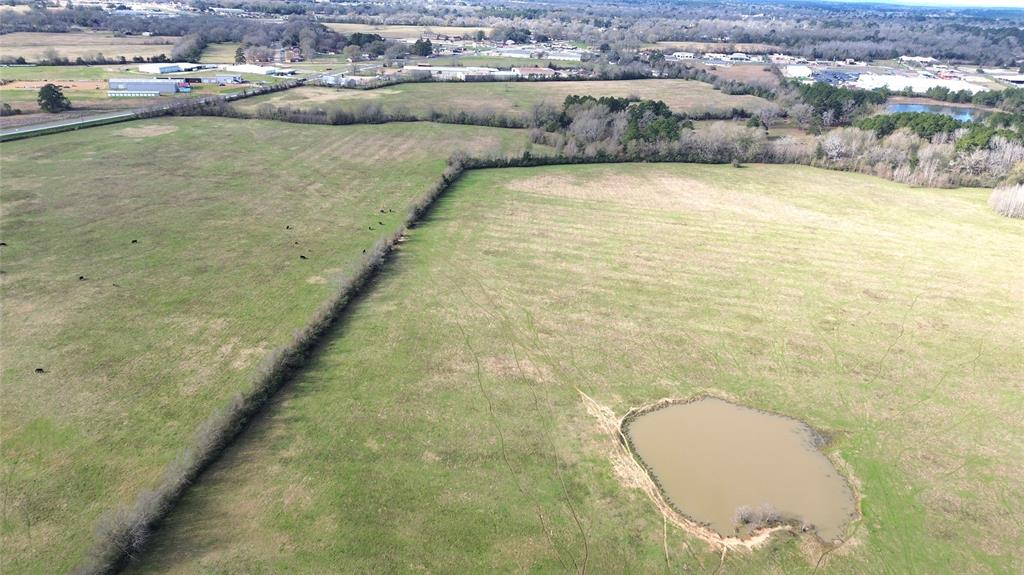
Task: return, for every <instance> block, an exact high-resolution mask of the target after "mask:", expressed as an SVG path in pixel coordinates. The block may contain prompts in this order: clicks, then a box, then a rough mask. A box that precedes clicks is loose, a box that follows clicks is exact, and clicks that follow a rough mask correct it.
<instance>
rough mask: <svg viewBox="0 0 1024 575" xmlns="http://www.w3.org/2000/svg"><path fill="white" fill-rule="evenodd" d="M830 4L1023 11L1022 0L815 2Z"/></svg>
mask: <svg viewBox="0 0 1024 575" xmlns="http://www.w3.org/2000/svg"><path fill="white" fill-rule="evenodd" d="M817 1H818V2H827V3H832V4H892V5H894V6H915V7H922V8H928V7H932V8H1015V9H1018V10H1024V4H1022V0H817Z"/></svg>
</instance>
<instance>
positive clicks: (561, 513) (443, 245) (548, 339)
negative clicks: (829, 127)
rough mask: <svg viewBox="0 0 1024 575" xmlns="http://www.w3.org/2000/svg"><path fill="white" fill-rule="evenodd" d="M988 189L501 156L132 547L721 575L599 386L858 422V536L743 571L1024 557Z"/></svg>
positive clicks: (1022, 276)
mask: <svg viewBox="0 0 1024 575" xmlns="http://www.w3.org/2000/svg"><path fill="white" fill-rule="evenodd" d="M987 195H988V192H987V190H979V189H960V190H935V189H923V188H910V187H908V186H904V185H899V184H895V183H891V182H887V181H883V180H879V179H876V178H872V177H868V176H862V175H857V174H849V173H838V172H829V171H823V170H818V169H813V168H807V167H795V166H748V167H745V168H742V169H736V168H732V167H729V166H705V165H645V164H634V165H610V166H575V167H547V168H537V169H507V170H488V171H476V172H471V173H469V174H468V175H466V176H465V177H464V179H463V180H461V181H460V182H459V184H458V185H457V186H456V187H455V188H454V189H453V190H452V191H451V192H450V193H449V194H448V195H447V196H445V197H444V198H443V199H442V200H441V201H440V203H439V205H438V206H437V208H436V209H435V210H434V211H433V212H432V214H431V216H430V217H429V219H428V221H426V222H425V223H424V224H423V225H421V226H418V227H417V228H416V229H414V230H413V231H412V233H411V235H410V237H409V239H408V241H407V242H405V243H404V244H402V247H401V248H400V250H399V252H398V254H397V255H396V258H395V259H394V260H393V261H392V263H391V264H390V265H389V267H388V268H387V269H386V271H385V272H384V274H383V277H381V278H380V280H379V282H377V284H376V285H375V286H374V287H373V289H372V290H371V291H370V292H369V293H368V294H366V296H365V297H363V298H362V299H361V300H360V301H359V302H358V303H357V305H356V306H355V308H354V309H353V311H352V313H351V314H350V315H349V316H348V317H347V319H346V320H345V321H344V322H343V324H342V325H341V326H340V328H339V329H338V330H337V331H336V333H335V334H334V335H333V337H332V338H331V339H330V341H329V342H328V344H327V345H326V346H325V349H324V350H323V352H322V353H320V354H318V355H317V357H316V358H314V360H313V361H312V364H311V366H310V367H309V369H308V370H306V371H305V372H304V373H302V374H301V375H300V376H299V377H298V379H297V381H296V382H295V383H294V384H293V385H292V386H291V387H289V388H288V389H287V390H286V391H285V392H283V394H282V396H281V397H279V398H278V400H277V401H276V402H275V403H274V405H273V406H272V408H271V409H270V411H269V413H268V414H267V416H266V417H264V418H262V419H261V420H260V421H259V422H258V424H256V425H255V426H254V428H252V429H250V430H249V431H248V432H247V433H246V434H245V436H244V437H243V438H242V440H241V441H240V442H239V443H238V444H236V445H235V446H234V447H233V448H232V449H230V450H229V451H228V453H227V454H226V456H225V457H224V458H223V459H222V460H221V461H220V462H219V463H218V464H217V465H216V466H215V467H214V468H213V469H212V470H211V471H210V472H209V473H208V474H206V475H205V476H204V477H203V478H202V479H201V480H200V481H199V483H198V484H197V485H196V486H195V488H194V489H193V490H192V491H191V492H190V494H189V495H188V496H187V497H186V498H185V500H184V501H183V504H182V505H181V506H180V507H179V508H178V509H177V511H176V512H174V513H173V514H172V515H171V517H170V518H169V520H168V522H167V523H166V524H165V528H164V529H163V530H162V531H160V532H158V533H157V534H156V535H155V538H154V541H153V543H154V547H153V549H152V552H151V553H149V554H148V555H147V556H145V557H144V558H143V561H142V563H141V565H136V566H135V568H134V569H133V570H132V571H133V572H146V573H150V572H159V573H197V572H204V573H222V572H259V573H276V572H289V573H324V572H350V573H355V572H411V571H426V572H438V573H485V572H486V573H491V572H556V571H567V570H569V571H571V570H574V568H575V567H578V566H581V565H582V564H583V562H584V558H585V557H586V564H587V568H588V569H587V570H588V572H592V573H610V572H625V573H652V572H663V571H664V572H672V573H679V572H697V573H711V572H717V571H718V567H719V556H720V552H718V551H715V550H711V549H709V548H708V547H707V546H706V545H704V544H702V543H701V542H699V541H697V540H695V539H692V538H690V537H689V536H687V535H686V534H685V533H683V532H681V531H679V530H677V529H675V528H673V527H671V526H670V527H668V528H667V530H666V528H665V526H664V524H663V522H662V518H661V517H660V516H659V513H658V512H657V511H656V509H655V507H654V506H653V505H652V504H651V502H650V501H649V500H648V498H647V497H646V496H645V495H644V494H643V493H642V492H640V491H638V490H636V489H633V488H629V487H627V486H625V485H623V483H622V482H620V481H619V480H618V478H617V475H616V473H615V471H614V469H613V467H612V464H611V461H610V460H609V454H610V453H611V451H612V449H613V445H614V441H613V440H612V439H611V438H610V437H609V436H608V435H607V434H606V432H604V431H602V429H601V427H600V426H599V425H598V423H597V420H595V419H594V418H593V417H592V416H591V415H590V414H588V412H587V410H586V406H585V404H584V403H583V401H582V400H581V396H580V393H579V391H583V392H585V393H586V394H588V395H589V396H591V397H593V398H594V399H595V400H596V401H597V402H599V403H601V404H603V405H605V406H607V407H609V408H611V409H613V410H614V412H615V413H616V414H618V415H619V416H621V415H623V414H624V413H625V412H626V411H627V410H628V409H629V408H630V407H631V406H638V405H641V404H646V403H648V402H652V401H654V400H657V399H660V398H664V397H688V396H691V395H693V394H698V393H703V392H712V393H716V394H719V395H723V396H727V397H731V398H732V399H734V400H736V401H739V402H742V403H744V404H747V405H752V406H756V407H761V408H765V409H769V410H772V411H778V412H781V413H785V414H788V415H791V416H795V417H798V418H801V419H803V420H805V421H807V422H809V423H810V424H812V425H814V426H816V427H818V428H820V429H823V430H826V431H828V432H829V433H830V434H831V436H832V438H833V441H832V444H831V446H830V448H829V450H830V451H832V452H834V453H835V454H837V455H838V456H840V457H841V458H842V459H844V460H845V461H846V462H848V463H849V464H850V468H851V470H852V472H853V474H854V476H855V477H856V481H857V484H858V485H859V488H860V491H861V492H862V493H863V496H864V499H863V512H864V519H863V521H860V522H857V523H856V524H854V525H853V526H851V530H850V537H851V541H850V542H849V543H848V544H846V545H844V546H842V547H840V548H839V549H838V550H837V551H836V552H834V553H832V554H831V555H830V556H829V558H828V559H827V560H826V561H824V562H823V568H822V569H820V570H815V568H814V564H815V562H816V561H817V560H818V558H819V556H820V555H819V553H820V549H816V548H815V547H814V546H811V545H804V544H801V542H800V541H799V540H798V539H796V538H794V537H792V536H786V535H783V536H779V537H778V538H776V539H774V540H773V542H772V543H771V544H770V545H769V546H768V547H767V548H765V549H761V550H758V551H757V552H755V553H753V554H748V553H742V552H730V553H728V554H727V555H726V556H725V565H724V567H723V568H722V569H721V572H723V573H813V572H817V573H843V574H862V573H1019V572H1020V570H1021V566H1022V565H1024V546H1022V545H1021V537H1022V524H1021V511H1020V510H1021V509H1022V508H1024V419H1022V418H1021V413H1022V412H1024V394H1022V393H1021V388H1020V381H1021V380H1020V374H1021V368H1022V366H1024V352H1022V348H1021V345H1020V344H1021V341H1024V307H1022V306H1021V301H1022V290H1024V266H1021V261H1020V257H1019V255H1020V254H1019V253H1017V252H1016V251H1015V250H1016V247H1017V246H1020V245H1022V243H1024V226H1022V225H1021V222H1020V221H1013V220H1009V219H1006V218H1002V217H1000V216H998V215H996V214H994V213H992V212H991V211H990V210H989V209H988V208H987V206H986V205H985V200H986V197H987ZM578 390H579V391H578ZM751 480H752V481H756V477H752V478H751ZM574 515H575V517H576V518H578V521H579V523H577V519H574ZM666 550H667V557H666Z"/></svg>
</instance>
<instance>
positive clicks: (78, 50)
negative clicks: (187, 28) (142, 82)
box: [0, 32, 177, 62]
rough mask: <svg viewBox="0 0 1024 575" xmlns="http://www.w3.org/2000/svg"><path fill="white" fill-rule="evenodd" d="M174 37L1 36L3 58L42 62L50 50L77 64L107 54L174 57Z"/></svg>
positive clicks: (100, 34)
mask: <svg viewBox="0 0 1024 575" xmlns="http://www.w3.org/2000/svg"><path fill="white" fill-rule="evenodd" d="M175 41H177V38H176V37H173V36H114V35H113V34H112V33H110V32H14V33H11V34H4V35H3V36H0V58H17V57H19V56H21V57H23V58H25V59H26V60H28V61H29V62H38V61H40V60H42V59H43V58H44V57H45V55H46V52H47V50H48V49H51V48H52V49H53V50H56V51H57V55H58V56H62V57H64V58H68V59H69V60H72V61H74V60H75V58H79V57H81V58H92V57H94V56H96V54H103V56H104V57H106V58H120V57H121V56H124V57H125V58H127V59H129V60H131V59H132V58H133V57H134V56H143V57H150V56H158V55H160V54H164V55H166V56H168V57H170V55H171V47H172V45H173V44H174V42H175Z"/></svg>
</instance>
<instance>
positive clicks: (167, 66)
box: [139, 62, 202, 74]
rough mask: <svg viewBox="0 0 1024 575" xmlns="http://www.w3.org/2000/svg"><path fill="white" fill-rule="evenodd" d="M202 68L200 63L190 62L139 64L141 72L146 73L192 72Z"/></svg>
mask: <svg viewBox="0 0 1024 575" xmlns="http://www.w3.org/2000/svg"><path fill="white" fill-rule="evenodd" d="M200 68H202V66H201V65H200V64H192V63H190V62H159V63H153V64H139V72H142V73H144V74H174V73H175V72H191V71H192V70H198V69H200Z"/></svg>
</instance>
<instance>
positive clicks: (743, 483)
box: [626, 398, 856, 541]
mask: <svg viewBox="0 0 1024 575" xmlns="http://www.w3.org/2000/svg"><path fill="white" fill-rule="evenodd" d="M626 434H627V436H628V437H629V440H630V443H632V445H633V449H634V450H635V451H636V454H637V455H638V456H639V457H640V459H642V460H643V462H644V463H645V464H646V465H647V467H648V469H650V470H651V472H652V474H653V475H654V476H655V478H656V479H657V481H658V483H659V485H660V487H661V489H662V493H664V494H665V496H666V498H667V499H668V500H669V502H670V503H671V504H672V505H673V507H675V508H676V509H677V510H678V511H680V512H682V513H683V514H685V515H686V516H688V517H690V518H691V519H693V520H695V521H698V522H701V523H707V524H708V525H710V526H711V528H712V529H714V530H715V531H717V532H718V533H719V534H721V535H725V536H730V535H736V534H743V533H746V532H748V531H749V529H750V527H752V526H754V525H756V524H757V523H758V521H759V520H761V519H763V518H764V517H765V516H766V515H774V514H776V513H777V514H778V515H779V516H781V517H782V518H783V519H786V520H796V521H798V522H802V523H803V524H809V525H813V526H814V529H815V531H816V532H817V533H818V536H819V537H821V538H822V539H823V540H825V541H831V540H833V539H836V538H839V537H840V535H841V534H842V531H843V526H845V525H846V523H848V522H849V521H850V520H851V519H852V518H853V517H854V515H855V513H856V505H855V502H854V496H853V493H852V492H851V490H850V487H849V485H848V484H847V483H846V480H845V479H844V478H843V477H842V476H841V475H840V474H839V473H838V472H837V471H836V469H835V467H834V466H833V465H832V462H831V461H829V459H828V458H827V457H825V455H824V454H823V453H822V452H821V451H820V450H819V449H818V447H817V446H816V443H815V437H816V434H815V433H814V432H813V431H812V430H811V429H810V427H808V426H807V425H805V424H803V423H801V422H799V421H797V420H795V419H790V418H787V417H782V416H779V415H773V414H770V413H766V412H763V411H758V410H755V409H750V408H747V407H742V406H739V405H735V404H732V403H729V402H726V401H722V400H720V399H714V398H704V399H700V400H697V401H693V402H689V403H678V404H673V405H669V406H668V407H664V408H661V409H657V410H654V411H650V412H648V413H645V414H643V415H640V416H638V417H636V418H634V419H633V420H631V421H630V422H629V423H628V424H627V428H626Z"/></svg>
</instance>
